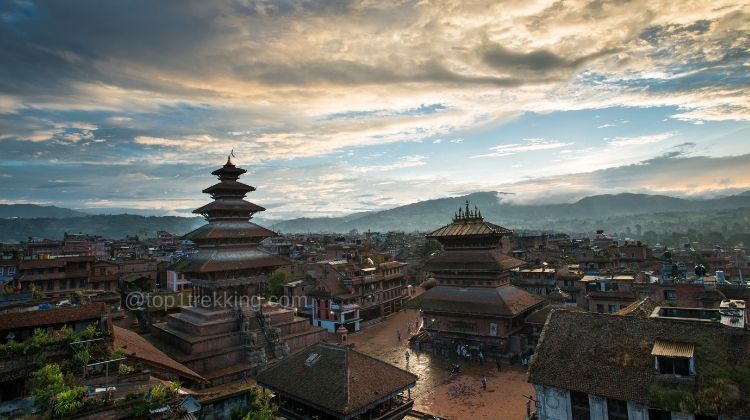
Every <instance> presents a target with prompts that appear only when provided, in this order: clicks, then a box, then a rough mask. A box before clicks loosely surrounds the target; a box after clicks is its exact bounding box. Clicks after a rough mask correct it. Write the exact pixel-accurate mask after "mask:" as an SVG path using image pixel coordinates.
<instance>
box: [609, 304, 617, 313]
mask: <svg viewBox="0 0 750 420" xmlns="http://www.w3.org/2000/svg"><path fill="white" fill-rule="evenodd" d="M615 312H617V305H609V313H611V314H613V313H615Z"/></svg>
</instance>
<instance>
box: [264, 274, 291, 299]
mask: <svg viewBox="0 0 750 420" xmlns="http://www.w3.org/2000/svg"><path fill="white" fill-rule="evenodd" d="M288 278H289V274H287V272H286V271H283V270H276V271H274V272H273V274H271V278H269V279H268V285H269V289H270V290H269V291H270V293H271V295H272V296H276V297H279V296H281V295H283V294H284V283H286V282H287V279H288Z"/></svg>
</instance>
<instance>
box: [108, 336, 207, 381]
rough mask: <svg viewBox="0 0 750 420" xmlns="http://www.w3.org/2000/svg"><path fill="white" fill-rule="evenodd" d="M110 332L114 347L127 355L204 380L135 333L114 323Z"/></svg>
mask: <svg viewBox="0 0 750 420" xmlns="http://www.w3.org/2000/svg"><path fill="white" fill-rule="evenodd" d="M112 332H113V334H114V347H115V348H122V349H123V350H124V351H125V355H126V356H127V357H129V358H132V359H136V360H139V361H141V362H143V363H145V364H147V365H154V366H156V367H158V368H161V369H166V370H169V371H172V372H174V373H176V374H178V375H180V376H184V377H186V378H190V379H193V380H196V381H199V382H206V380H205V379H204V378H203V377H202V376H201V375H199V374H197V373H195V372H194V371H193V370H192V369H190V368H188V367H187V366H185V365H183V364H182V363H179V362H177V361H176V360H174V359H172V358H171V357H169V356H167V355H166V354H164V353H163V352H162V351H161V350H159V349H157V348H156V347H154V345H153V344H151V343H149V342H148V341H146V340H145V339H144V338H143V337H141V336H140V335H138V334H137V333H135V332H133V331H130V330H126V329H125V328H121V327H118V326H116V325H115V326H113V327H112Z"/></svg>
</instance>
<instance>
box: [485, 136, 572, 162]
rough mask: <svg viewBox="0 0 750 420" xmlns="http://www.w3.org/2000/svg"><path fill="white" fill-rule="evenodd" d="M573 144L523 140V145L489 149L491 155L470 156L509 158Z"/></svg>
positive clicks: (539, 139)
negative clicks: (518, 154)
mask: <svg viewBox="0 0 750 420" xmlns="http://www.w3.org/2000/svg"><path fill="white" fill-rule="evenodd" d="M571 144H573V143H565V142H561V141H556V140H547V139H542V138H533V139H523V143H513V144H504V145H500V146H494V147H490V150H491V153H486V154H481V155H475V156H472V158H483V157H503V156H511V155H515V154H517V153H523V152H534V151H539V150H550V149H559V148H561V147H567V146H570V145H571Z"/></svg>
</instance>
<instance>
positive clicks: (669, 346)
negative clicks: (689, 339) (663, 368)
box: [651, 340, 695, 357]
mask: <svg viewBox="0 0 750 420" xmlns="http://www.w3.org/2000/svg"><path fill="white" fill-rule="evenodd" d="M693 352H695V345H694V344H690V343H677V342H674V341H663V340H655V341H654V348H653V349H652V350H651V355H652V356H667V357H693Z"/></svg>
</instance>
